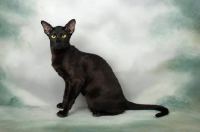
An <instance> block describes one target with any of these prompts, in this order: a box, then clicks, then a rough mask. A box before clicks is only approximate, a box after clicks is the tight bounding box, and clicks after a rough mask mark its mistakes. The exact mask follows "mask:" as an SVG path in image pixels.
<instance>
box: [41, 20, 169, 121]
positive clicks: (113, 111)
mask: <svg viewBox="0 0 200 132" xmlns="http://www.w3.org/2000/svg"><path fill="white" fill-rule="evenodd" d="M75 23H76V21H75V20H74V19H72V20H70V21H69V22H68V23H67V24H66V25H65V26H64V27H62V26H57V27H52V26H51V25H50V24H48V23H47V22H45V21H41V24H42V26H43V28H44V32H45V33H46V34H47V36H48V37H49V39H50V47H51V53H52V66H53V68H54V69H55V71H56V72H57V73H58V74H59V75H60V76H61V77H62V78H63V79H64V81H65V92H64V96H63V101H62V103H59V104H58V105H57V107H58V108H61V109H63V110H62V111H59V112H58V113H57V115H58V116H59V117H65V116H67V114H68V111H69V110H70V109H71V107H72V105H73V104H74V102H75V99H76V97H77V96H78V95H79V93H82V94H83V95H84V96H85V98H86V101H87V104H88V108H89V109H90V111H91V112H92V113H93V116H102V115H117V114H121V113H123V112H124V111H125V110H158V111H160V113H158V114H156V117H161V116H164V115H167V114H168V113H169V112H168V109H167V108H165V107H163V106H159V105H140V104H135V103H132V102H129V101H127V99H126V98H125V96H124V94H123V92H122V89H121V86H120V84H119V82H118V80H117V78H116V76H115V75H114V73H113V71H112V69H111V67H110V66H109V65H108V63H107V62H106V61H105V60H104V59H103V58H101V57H100V56H98V55H95V54H89V53H85V52H81V51H79V50H78V49H77V48H75V47H74V46H72V45H70V42H69V40H70V38H71V35H72V33H73V32H74V30H75ZM64 34H65V35H66V36H67V37H66V38H62V36H63V35H64ZM52 35H54V37H55V36H56V38H52V37H51V36H52Z"/></svg>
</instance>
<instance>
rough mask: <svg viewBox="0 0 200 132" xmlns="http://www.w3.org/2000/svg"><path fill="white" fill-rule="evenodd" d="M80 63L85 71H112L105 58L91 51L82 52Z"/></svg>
mask: <svg viewBox="0 0 200 132" xmlns="http://www.w3.org/2000/svg"><path fill="white" fill-rule="evenodd" d="M81 65H82V67H83V69H84V70H85V71H88V70H90V71H94V72H97V71H112V69H111V67H110V66H109V64H108V63H107V62H106V60H104V59H103V58H102V57H100V56H99V55H96V54H92V53H85V52H82V57H81Z"/></svg>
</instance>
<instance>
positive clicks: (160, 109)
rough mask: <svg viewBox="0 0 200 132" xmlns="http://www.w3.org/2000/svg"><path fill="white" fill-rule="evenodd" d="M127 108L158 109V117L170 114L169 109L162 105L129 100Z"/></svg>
mask: <svg viewBox="0 0 200 132" xmlns="http://www.w3.org/2000/svg"><path fill="white" fill-rule="evenodd" d="M126 110H158V111H160V113H157V114H156V115H155V116H156V117H162V116H165V115H167V114H169V110H168V109H167V108H165V107H163V106H161V105H145V104H135V103H132V102H129V101H127V103H126Z"/></svg>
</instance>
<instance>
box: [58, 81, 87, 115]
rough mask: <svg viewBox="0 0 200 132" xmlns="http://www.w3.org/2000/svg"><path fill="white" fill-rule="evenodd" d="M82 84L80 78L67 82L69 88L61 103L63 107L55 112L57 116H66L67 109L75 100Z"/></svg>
mask: <svg viewBox="0 0 200 132" xmlns="http://www.w3.org/2000/svg"><path fill="white" fill-rule="evenodd" d="M83 84H84V81H83V80H82V79H73V81H72V82H71V83H70V84H69V88H68V89H67V92H66V94H65V97H64V99H63V103H62V105H63V107H64V109H63V110H61V111H59V112H58V113H57V115H58V116H59V117H66V116H67V114H68V112H69V110H70V109H71V107H72V105H73V104H74V102H75V99H76V98H77V96H78V95H79V93H80V91H81V88H82V86H83Z"/></svg>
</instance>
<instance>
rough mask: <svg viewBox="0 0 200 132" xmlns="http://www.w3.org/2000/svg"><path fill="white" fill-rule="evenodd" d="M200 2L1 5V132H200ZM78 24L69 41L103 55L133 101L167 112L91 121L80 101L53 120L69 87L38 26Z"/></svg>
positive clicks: (9, 1) (11, 0)
mask: <svg viewBox="0 0 200 132" xmlns="http://www.w3.org/2000/svg"><path fill="white" fill-rule="evenodd" d="M199 6H200V1H199V0H163V1H159V0H144V1H140V0H126V1H121V0H117V1H116V0H111V1H92V0H85V1H79V0H76V1H65V0H60V1H48V0H43V1H39V0H35V1H31V0H29V1H25V0H5V1H3V0H0V131H1V132H12V131H13V132H14V131H20V132H23V131H24V132H25V131H26V132H27V131H30V132H32V131H33V132H43V131H44V132H46V131H48V132H49V131H52V132H54V131H55V132H57V131H67V132H68V131H69V132H76V131H78V132H79V131H85V132H90V131H91V132H92V131H101V132H102V131H109V132H110V131H113V132H116V131H119V132H121V131H123V132H126V131H127V132H129V131H130V132H132V131H138V132H141V131H142V132H149V131H152V132H157V131H158V132H169V131H174V132H177V131H180V132H188V131H192V132H198V131H200V129H199V127H198V126H199V123H200V116H199V112H200V111H199V109H200V107H199V106H200V81H199V80H200V46H199V42H200V8H199ZM73 18H75V19H76V21H77V25H76V31H75V33H74V35H73V36H72V39H71V44H73V45H75V46H76V47H77V48H78V49H80V50H81V51H85V52H90V53H95V54H98V55H100V56H102V57H103V58H104V59H106V60H107V62H108V63H109V64H110V65H111V67H112V68H113V71H114V72H115V74H116V76H117V77H118V79H119V82H120V84H121V85H122V88H123V91H124V94H125V96H126V97H127V99H128V100H130V101H133V102H137V103H149V104H162V105H164V106H165V107H167V108H169V110H170V114H169V115H168V116H166V117H162V118H159V119H156V118H155V117H154V115H155V113H156V112H155V111H126V112H125V113H124V114H122V115H118V116H107V117H99V118H94V117H92V115H91V113H90V112H89V111H88V110H87V108H86V107H87V105H86V102H85V99H84V97H83V96H81V95H80V96H79V97H78V99H77V101H76V103H75V105H74V106H73V109H72V110H71V111H70V113H69V116H68V117H66V118H64V119H60V118H58V117H57V116H56V112H57V111H58V110H57V109H56V107H55V106H56V103H58V102H60V101H61V100H62V94H63V91H64V83H63V81H62V79H61V78H59V77H58V76H57V74H56V73H55V72H54V71H53V69H52V68H51V54H50V50H49V41H48V38H47V36H46V35H45V34H44V33H43V29H42V27H41V24H40V21H41V20H45V21H47V22H49V23H50V24H52V25H53V26H57V25H65V24H66V23H67V22H68V21H69V20H70V19H73Z"/></svg>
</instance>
